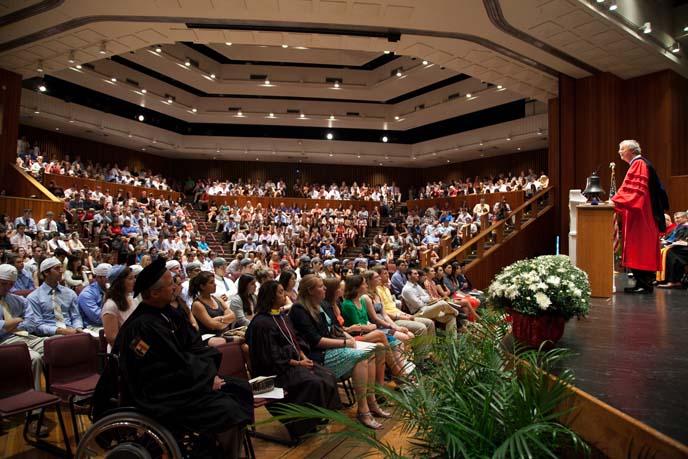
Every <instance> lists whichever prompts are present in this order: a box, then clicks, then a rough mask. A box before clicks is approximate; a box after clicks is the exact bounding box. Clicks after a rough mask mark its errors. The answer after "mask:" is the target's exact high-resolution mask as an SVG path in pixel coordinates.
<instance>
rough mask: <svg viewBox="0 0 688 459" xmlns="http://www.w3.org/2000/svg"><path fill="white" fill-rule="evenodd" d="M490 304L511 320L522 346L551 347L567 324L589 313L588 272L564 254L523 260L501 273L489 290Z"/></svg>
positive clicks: (514, 332)
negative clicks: (502, 310) (570, 320)
mask: <svg viewBox="0 0 688 459" xmlns="http://www.w3.org/2000/svg"><path fill="white" fill-rule="evenodd" d="M487 297H488V301H489V302H490V303H491V304H492V305H493V306H495V307H496V308H501V309H504V310H506V312H507V313H509V315H510V316H511V318H512V333H513V335H514V337H515V338H516V339H517V340H518V341H520V342H521V343H523V344H525V345H528V346H533V347H540V346H541V345H542V344H543V343H546V345H549V346H552V345H554V344H556V342H557V341H559V339H560V338H561V336H562V335H563V333H564V326H565V324H566V322H567V321H568V320H569V319H571V318H572V317H582V316H585V315H587V313H588V311H589V310H590V282H589V281H588V275H587V274H586V273H585V271H583V270H581V269H579V268H576V267H575V266H573V265H572V264H571V260H570V259H569V257H567V256H565V255H544V256H541V257H537V258H532V259H526V260H520V261H517V262H516V263H513V264H511V265H509V266H507V267H506V268H504V270H502V272H501V273H499V274H498V275H497V276H496V277H495V279H494V281H493V282H492V284H491V285H490V287H489V288H488V290H487Z"/></svg>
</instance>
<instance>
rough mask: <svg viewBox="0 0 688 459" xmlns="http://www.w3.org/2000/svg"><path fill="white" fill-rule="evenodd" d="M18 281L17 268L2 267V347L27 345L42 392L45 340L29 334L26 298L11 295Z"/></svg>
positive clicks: (0, 325)
mask: <svg viewBox="0 0 688 459" xmlns="http://www.w3.org/2000/svg"><path fill="white" fill-rule="evenodd" d="M16 280H17V268H15V267H14V266H12V265H9V264H4V265H0V345H3V344H13V343H26V345H27V346H28V348H29V355H30V356H31V368H32V370H33V376H34V381H33V383H34V388H35V389H36V390H41V373H42V371H43V340H44V338H40V337H38V336H34V335H30V334H29V322H30V320H29V319H30V317H29V316H30V313H31V310H30V309H29V308H28V304H27V301H26V299H25V298H23V297H21V296H19V295H14V294H12V293H10V289H11V288H12V286H13V285H14V283H15V282H16Z"/></svg>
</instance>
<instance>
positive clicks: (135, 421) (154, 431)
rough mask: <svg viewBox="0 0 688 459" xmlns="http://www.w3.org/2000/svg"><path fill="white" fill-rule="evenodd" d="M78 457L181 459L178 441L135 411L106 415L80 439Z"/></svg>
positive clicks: (158, 424) (82, 458)
mask: <svg viewBox="0 0 688 459" xmlns="http://www.w3.org/2000/svg"><path fill="white" fill-rule="evenodd" d="M76 458H77V459H88V458H108V459H158V458H160V459H181V458H182V454H181V451H180V450H179V446H178V445H177V441H176V440H175V439H174V437H173V436H172V434H171V433H170V432H169V430H167V429H166V428H165V427H163V426H162V425H160V423H158V422H156V421H154V420H152V419H151V418H149V417H147V416H144V415H142V414H140V413H136V412H134V411H124V412H121V413H113V414H110V415H108V416H105V417H104V418H102V419H101V420H99V421H98V422H96V423H95V424H93V425H92V426H91V428H90V429H89V430H88V431H87V432H86V434H85V435H84V436H83V438H82V439H81V442H79V446H78V449H77V452H76Z"/></svg>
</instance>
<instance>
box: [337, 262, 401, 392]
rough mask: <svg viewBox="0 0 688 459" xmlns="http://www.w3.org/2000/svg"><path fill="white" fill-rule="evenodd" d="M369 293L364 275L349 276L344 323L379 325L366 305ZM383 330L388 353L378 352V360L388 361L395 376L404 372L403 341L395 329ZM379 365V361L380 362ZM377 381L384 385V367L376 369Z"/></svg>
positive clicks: (346, 280)
mask: <svg viewBox="0 0 688 459" xmlns="http://www.w3.org/2000/svg"><path fill="white" fill-rule="evenodd" d="M367 293H368V283H367V282H366V280H365V278H364V277H363V276H362V275H358V274H356V275H353V276H348V277H347V278H346V279H345V281H344V300H343V301H342V304H341V310H342V317H343V318H344V325H346V326H349V327H350V326H353V325H359V326H362V327H365V326H369V325H372V326H373V327H375V328H374V329H373V330H376V329H377V325H376V324H374V323H371V321H370V318H369V316H368V312H367V308H366V305H365V304H364V303H365V301H366V296H365V295H366V294H367ZM378 331H381V332H382V333H383V334H384V335H385V338H386V340H387V342H386V343H384V342H383V345H384V349H385V351H386V355H380V353H379V352H378V354H377V356H376V361H380V360H382V361H386V362H387V363H388V365H389V369H390V371H391V372H392V374H393V375H394V376H401V375H402V373H403V367H404V362H403V359H402V356H401V354H400V352H399V349H398V346H400V344H401V342H400V340H399V339H397V338H396V337H395V336H394V333H393V330H390V329H386V330H384V329H383V330H378ZM378 365H379V363H378ZM376 376H377V378H376V379H377V383H378V384H380V385H382V384H384V381H385V375H384V369H383V370H380V369H378V371H376Z"/></svg>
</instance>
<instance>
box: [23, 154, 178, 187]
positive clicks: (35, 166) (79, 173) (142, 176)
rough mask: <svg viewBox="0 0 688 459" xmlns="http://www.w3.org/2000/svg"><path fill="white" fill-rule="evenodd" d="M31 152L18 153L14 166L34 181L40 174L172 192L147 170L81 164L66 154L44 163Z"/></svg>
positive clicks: (39, 156) (77, 159)
mask: <svg viewBox="0 0 688 459" xmlns="http://www.w3.org/2000/svg"><path fill="white" fill-rule="evenodd" d="M34 153H35V150H31V151H30V152H28V153H24V154H18V156H17V160H16V164H17V166H18V167H20V168H22V169H24V170H25V171H27V172H29V173H30V174H31V175H33V176H34V177H37V178H41V177H42V176H43V174H54V175H68V176H70V177H79V178H86V179H94V180H104V181H106V182H114V183H121V184H124V185H132V186H141V187H146V188H154V189H156V190H169V189H171V185H170V183H168V180H167V179H166V178H165V177H163V176H161V175H159V174H154V173H153V172H152V171H150V170H129V167H128V166H124V167H121V168H120V167H119V165H118V164H117V163H115V164H114V165H111V164H105V165H104V166H103V165H100V164H94V163H93V162H92V161H87V162H86V163H85V164H84V162H83V161H82V160H81V157H80V156H79V155H76V156H75V157H74V161H71V158H70V157H69V155H65V157H64V159H62V160H60V159H57V158H54V159H50V160H46V158H44V157H43V155H40V154H39V155H35V154H34Z"/></svg>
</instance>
